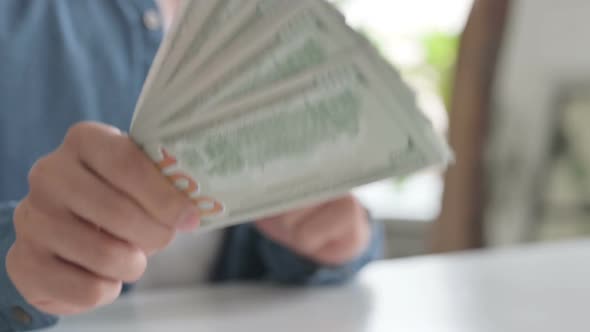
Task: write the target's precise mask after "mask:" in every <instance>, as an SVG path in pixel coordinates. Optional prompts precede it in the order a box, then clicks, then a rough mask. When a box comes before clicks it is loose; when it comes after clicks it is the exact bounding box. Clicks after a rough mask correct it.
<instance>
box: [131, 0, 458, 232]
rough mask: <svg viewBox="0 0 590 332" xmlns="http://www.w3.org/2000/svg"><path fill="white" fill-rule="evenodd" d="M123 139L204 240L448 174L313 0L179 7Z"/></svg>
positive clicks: (371, 52) (359, 46) (219, 0)
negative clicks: (378, 184) (192, 208)
mask: <svg viewBox="0 0 590 332" xmlns="http://www.w3.org/2000/svg"><path fill="white" fill-rule="evenodd" d="M183 11H184V12H183V13H182V14H181V15H180V16H179V17H178V21H177V22H176V23H175V24H174V25H173V27H172V29H171V30H170V32H169V35H168V36H167V37H166V39H165V41H164V43H163V44H162V46H161V48H160V50H159V51H158V55H157V56H156V59H155V61H154V64H153V66H152V69H151V70H150V74H149V75H148V79H147V80H146V83H145V85H144V89H143V90H142V94H141V97H140V101H139V102H138V104H137V107H136V111H135V114H134V117H133V120H132V126H131V129H130V135H131V137H132V138H133V139H134V141H135V142H136V143H137V144H138V145H139V146H140V147H141V148H143V149H144V151H145V152H146V154H147V155H148V156H149V157H150V158H151V159H152V160H153V161H154V163H155V164H156V165H157V166H158V167H159V168H160V170H161V171H162V173H163V174H164V175H165V176H167V177H168V178H169V179H170V181H172V183H174V185H176V186H177V188H178V189H179V190H180V191H182V192H184V193H186V194H187V195H188V196H189V197H190V198H191V199H192V200H193V201H194V202H195V205H196V206H197V207H198V208H199V210H200V211H201V217H202V227H201V231H207V230H209V229H213V228H220V227H226V226H229V225H233V224H235V223H240V222H245V221H249V220H253V219H256V218H259V217H264V216H269V215H272V214H275V213H279V212H283V211H286V210H289V209H293V208H297V207H302V206H305V205H308V204H312V203H316V202H320V201H322V200H325V199H329V198H332V197H336V196H339V195H341V194H343V193H346V192H348V191H350V190H351V189H353V188H355V187H357V186H361V185H364V184H367V183H370V182H373V181H377V180H381V179H384V178H388V177H392V176H402V175H406V174H408V173H411V172H414V171H416V170H419V169H422V168H425V167H428V166H432V165H445V164H447V163H448V162H450V161H451V160H452V153H451V151H450V149H449V147H448V146H447V144H446V142H445V140H444V139H443V138H442V137H440V136H439V135H438V134H437V133H435V132H434V130H433V128H432V125H431V124H430V122H429V121H428V120H427V119H426V117H425V116H424V115H423V114H422V113H421V112H420V110H419V109H418V108H417V106H416V100H415V96H414V94H413V92H412V91H411V89H410V88H409V87H408V86H407V84H405V82H404V81H403V79H402V78H401V77H400V75H399V73H398V72H397V71H396V70H395V69H393V68H392V66H391V65H390V64H389V63H388V62H387V61H386V60H384V58H383V57H382V56H381V54H379V52H378V51H377V50H376V48H375V47H374V46H373V45H371V43H370V42H369V41H368V40H367V39H366V38H364V37H363V36H361V35H360V34H359V33H357V32H356V31H355V30H353V29H352V28H350V27H349V26H348V25H347V24H346V20H345V19H344V17H343V16H342V15H341V14H340V13H339V12H338V11H337V10H336V9H335V8H334V7H333V6H331V5H329V4H327V3H326V2H325V1H323V0H300V1H289V0H252V1H243V0H211V1H186V2H185V3H184V5H183Z"/></svg>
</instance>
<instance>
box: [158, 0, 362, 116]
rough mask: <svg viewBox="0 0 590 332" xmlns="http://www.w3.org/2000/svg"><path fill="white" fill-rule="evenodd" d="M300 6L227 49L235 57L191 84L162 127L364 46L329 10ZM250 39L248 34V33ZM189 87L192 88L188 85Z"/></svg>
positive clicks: (171, 106) (222, 60)
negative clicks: (251, 37) (252, 36)
mask: <svg viewBox="0 0 590 332" xmlns="http://www.w3.org/2000/svg"><path fill="white" fill-rule="evenodd" d="M312 4H315V3H311V4H309V5H308V6H305V7H300V8H299V9H298V10H293V11H291V12H290V13H289V14H288V15H287V16H286V17H285V18H284V19H282V20H281V21H279V22H277V25H276V26H270V27H268V26H267V27H260V28H259V29H254V30H253V31H251V32H250V33H251V34H252V35H255V36H258V37H257V38H255V39H254V40H251V39H249V38H244V39H242V40H240V42H237V43H235V44H234V45H232V47H230V48H228V50H227V53H229V54H231V55H234V56H233V58H227V57H225V58H220V59H219V61H218V62H217V63H213V64H212V65H211V66H210V67H209V69H210V70H208V71H207V70H205V71H203V72H202V73H201V75H200V78H201V79H199V80H194V79H193V83H191V84H190V86H191V89H190V91H186V90H182V91H183V92H185V93H184V94H181V95H179V96H178V98H175V99H173V100H172V101H171V102H170V103H169V104H168V105H167V107H168V112H166V113H165V114H162V115H163V118H162V120H160V119H156V118H155V119H154V120H156V121H160V123H158V127H165V126H167V125H170V124H173V123H174V122H177V121H180V122H182V121H184V120H185V119H187V118H189V117H192V116H195V114H196V113H197V112H204V111H207V110H210V109H212V108H213V107H214V106H215V105H216V104H219V103H223V102H226V101H228V100H231V99H235V98H239V97H241V96H244V95H246V94H248V93H252V92H254V91H256V90H260V89H262V88H264V87H268V86H271V85H273V84H275V83H277V82H280V81H282V80H285V79H287V78H289V77H292V76H294V75H296V74H299V73H301V72H304V71H307V70H309V69H311V68H313V67H316V66H319V65H321V64H324V63H326V62H328V61H330V59H332V58H334V57H337V56H338V55H340V54H341V53H344V52H350V51H353V50H354V48H355V44H356V47H360V43H359V40H358V39H357V38H355V36H354V35H352V34H350V33H345V32H348V31H345V30H344V29H343V26H344V25H345V23H344V20H343V19H342V18H341V17H338V19H335V18H334V17H332V16H334V15H333V12H334V10H329V8H328V7H323V6H313V5H312ZM246 35H247V33H246ZM188 85H189V84H187V86H188Z"/></svg>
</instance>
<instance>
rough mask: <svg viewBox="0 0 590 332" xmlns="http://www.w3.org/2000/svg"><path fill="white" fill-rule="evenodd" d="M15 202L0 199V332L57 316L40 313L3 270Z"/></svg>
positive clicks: (49, 321) (52, 320) (32, 325)
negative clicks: (1, 201)
mask: <svg viewBox="0 0 590 332" xmlns="http://www.w3.org/2000/svg"><path fill="white" fill-rule="evenodd" d="M14 207H15V204H14V203H0V332H20V331H30V330H36V329H41V328H46V327H49V326H52V325H54V324H55V323H56V322H57V317H55V316H51V315H48V314H45V313H42V312H40V311H38V310H37V309H35V308H34V307H33V306H31V305H30V304H28V303H27V302H26V301H25V300H24V299H23V297H22V296H21V295H20V294H19V292H18V291H17V290H16V288H15V287H14V285H13V284H12V281H11V280H10V278H9V277H8V274H7V273H6V254H7V253H8V250H9V249H10V246H11V245H12V244H13V243H14V239H15V234H14V226H13V222H12V216H13V212H14Z"/></svg>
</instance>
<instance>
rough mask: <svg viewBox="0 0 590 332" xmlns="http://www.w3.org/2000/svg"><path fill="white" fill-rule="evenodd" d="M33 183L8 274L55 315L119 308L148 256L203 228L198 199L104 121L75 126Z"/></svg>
mask: <svg viewBox="0 0 590 332" xmlns="http://www.w3.org/2000/svg"><path fill="white" fill-rule="evenodd" d="M29 183H30V192H29V194H28V195H27V197H26V198H25V199H24V200H23V201H21V202H20V204H19V205H18V207H17V208H16V210H15V215H14V226H15V229H16V241H15V243H14V244H13V246H12V247H11V249H10V251H9V252H8V255H7V258H6V267H7V271H8V274H9V276H10V278H11V280H12V281H13V283H14V285H15V286H16V288H17V289H18V290H19V292H20V293H21V294H22V295H23V297H24V298H25V299H26V300H27V301H28V302H29V303H30V304H32V305H34V306H35V307H37V308H38V309H40V310H42V311H44V312H47V313H51V314H57V315H67V314H76V313H80V312H84V311H88V310H90V309H93V308H95V307H97V306H100V305H104V304H107V303H110V302H112V301H114V300H115V299H116V298H117V297H118V295H119V293H120V291H121V286H122V283H123V282H133V281H136V280H138V279H139V278H140V277H141V275H142V274H143V273H144V270H145V268H146V260H147V258H146V257H147V256H148V255H149V254H151V253H153V252H155V251H157V250H160V249H163V248H164V247H166V246H167V245H168V244H169V243H170V242H171V241H172V239H173V238H174V235H175V233H176V230H178V229H181V230H190V229H193V228H195V227H196V226H197V225H198V223H199V219H198V210H196V209H195V207H194V206H193V204H191V202H190V200H189V198H188V197H187V196H186V195H184V194H183V193H181V192H180V191H179V190H177V189H176V188H175V187H174V186H173V185H172V184H171V183H170V182H169V181H168V180H167V179H166V178H165V177H164V176H162V175H161V174H160V172H159V171H158V169H157V168H156V166H155V165H154V164H153V163H152V162H151V161H150V160H149V159H148V158H147V157H146V156H145V154H144V153H143V152H142V151H141V150H140V149H139V148H138V147H137V146H136V145H135V144H134V143H133V142H132V141H131V139H130V138H129V137H127V136H125V135H123V134H121V133H120V131H119V130H117V129H115V128H112V127H109V126H105V125H101V124H98V123H82V124H78V125H76V126H74V127H72V128H71V129H70V130H69V132H68V134H67V136H66V137H65V139H64V142H63V144H62V145H61V146H60V147H59V148H58V149H57V150H56V151H54V152H53V153H51V154H49V155H48V156H46V157H44V158H42V159H40V160H39V161H38V162H37V163H36V164H35V166H34V167H33V168H32V170H31V172H30V175H29Z"/></svg>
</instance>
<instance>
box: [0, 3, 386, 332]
mask: <svg viewBox="0 0 590 332" xmlns="http://www.w3.org/2000/svg"><path fill="white" fill-rule="evenodd" d="M156 11H157V6H156V4H155V3H154V1H153V0H108V1H97V0H43V1H39V0H37V1H36V0H2V1H0V156H1V163H0V332H13V331H27V330H32V329H38V328H44V327H47V326H50V325H52V324H54V323H55V322H56V321H57V317H53V316H51V315H47V314H44V313H42V312H39V311H38V310H36V309H35V308H34V307H32V306H31V305H29V304H28V303H26V301H25V300H24V299H23V298H22V297H21V296H20V294H19V293H18V291H17V290H16V289H15V287H14V285H13V284H12V283H11V281H10V279H9V278H8V276H7V273H6V268H5V257H6V253H7V251H8V249H9V248H10V246H11V245H12V243H13V242H14V238H15V234H14V227H13V223H12V215H13V210H14V207H15V205H16V203H15V202H17V201H18V200H20V199H22V198H23V197H24V196H25V195H26V193H27V192H28V184H27V173H28V171H29V169H30V168H31V166H32V165H33V163H34V162H35V161H36V160H37V159H38V158H39V157H41V156H43V155H46V154H48V153H50V152H51V151H53V150H54V149H55V148H57V147H58V145H59V144H60V143H61V141H62V139H63V137H64V135H65V133H66V131H67V129H68V128H69V127H70V126H71V125H73V124H75V123H76V122H79V121H86V120H91V121H100V122H104V123H108V124H111V125H114V126H116V127H118V128H120V129H122V130H126V129H127V128H129V124H130V120H131V116H132V112H133V110H134V106H135V103H136V100H137V98H138V95H139V93H140V90H141V87H142V84H143V81H144V79H145V77H146V75H147V72H148V70H149V67H150V65H151V62H152V60H153V58H154V55H155V53H156V51H157V48H158V46H159V44H160V41H161V39H162V37H163V31H162V30H161V28H160V27H158V26H157V24H154V20H153V17H152V20H148V19H146V18H148V16H150V15H151V16H153V14H154V12H156ZM372 225H373V227H374V230H373V232H372V236H373V239H372V241H371V245H370V247H369V248H367V250H366V252H365V253H364V254H363V255H362V256H361V257H359V258H358V259H357V260H355V261H354V262H351V263H349V264H347V265H345V266H339V267H324V266H318V265H316V264H314V263H312V262H311V261H309V260H307V259H305V258H303V257H299V256H297V255H296V254H294V253H292V252H290V251H289V250H288V249H286V248H284V247H282V246H280V245H278V244H276V243H274V242H272V241H270V240H268V239H267V238H265V237H264V236H263V235H262V234H260V233H259V232H258V231H257V230H256V229H255V228H254V227H253V226H252V225H250V224H243V225H240V226H235V227H232V228H230V229H228V230H227V231H226V233H225V238H224V241H223V244H222V248H221V250H220V253H219V258H218V260H217V264H216V266H215V268H214V269H213V271H211V281H212V282H223V281H242V280H267V281H274V282H280V283H290V284H300V285H311V284H325V283H334V282H341V281H344V280H347V279H348V278H350V277H351V276H353V275H354V274H355V273H356V272H357V271H358V270H359V269H360V268H361V267H362V266H363V265H365V264H366V263H367V262H369V261H370V260H372V259H374V258H376V257H377V256H378V255H379V253H380V248H381V243H382V241H381V235H382V233H381V231H380V229H378V226H379V225H378V224H377V223H372Z"/></svg>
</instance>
